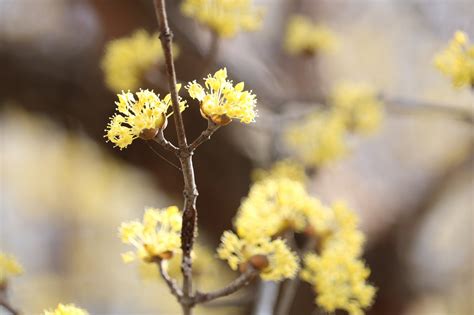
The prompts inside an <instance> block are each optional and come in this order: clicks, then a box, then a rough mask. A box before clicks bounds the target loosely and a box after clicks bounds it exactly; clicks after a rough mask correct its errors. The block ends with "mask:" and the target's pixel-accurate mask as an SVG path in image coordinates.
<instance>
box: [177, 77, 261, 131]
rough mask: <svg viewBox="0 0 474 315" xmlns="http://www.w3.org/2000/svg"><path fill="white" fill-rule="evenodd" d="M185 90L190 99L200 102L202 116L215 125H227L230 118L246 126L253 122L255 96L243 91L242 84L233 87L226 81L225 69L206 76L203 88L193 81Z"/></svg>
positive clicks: (230, 82) (255, 114)
mask: <svg viewBox="0 0 474 315" xmlns="http://www.w3.org/2000/svg"><path fill="white" fill-rule="evenodd" d="M186 89H187V90H188V93H189V96H191V98H193V99H196V100H198V101H199V102H200V107H201V113H202V115H203V116H204V117H206V118H207V119H210V120H212V121H213V122H214V123H216V124H219V125H225V124H228V123H229V122H230V121H231V120H232V118H235V119H239V120H240V121H241V122H243V123H246V124H249V123H251V122H254V121H255V117H256V116H257V112H256V109H255V107H256V103H257V100H256V98H255V95H254V94H252V92H251V91H250V92H248V91H244V83H243V82H240V83H238V84H236V85H235V86H234V85H233V83H232V81H229V80H227V69H226V68H223V69H220V70H219V71H217V72H216V73H215V74H214V76H211V75H208V77H207V78H205V88H204V87H202V86H201V85H200V84H199V83H196V81H193V82H190V83H189V84H188V85H187V86H186Z"/></svg>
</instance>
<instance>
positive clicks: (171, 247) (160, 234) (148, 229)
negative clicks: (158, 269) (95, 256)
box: [119, 206, 181, 263]
mask: <svg viewBox="0 0 474 315" xmlns="http://www.w3.org/2000/svg"><path fill="white" fill-rule="evenodd" d="M180 232H181V214H180V212H179V210H178V208H177V207H175V206H172V207H168V208H165V209H154V208H147V209H146V210H145V214H144V216H143V223H142V222H138V221H131V222H127V223H122V225H121V226H120V228H119V234H120V238H121V240H122V242H123V243H125V244H130V245H133V246H134V247H136V252H126V253H124V254H122V259H123V260H124V262H126V263H128V262H131V261H133V260H135V259H140V260H142V261H144V262H152V261H154V260H156V259H169V258H171V257H172V256H173V254H174V253H176V252H177V251H179V250H180V247H181V238H180Z"/></svg>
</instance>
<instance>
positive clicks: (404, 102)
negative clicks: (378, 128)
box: [380, 94, 474, 124]
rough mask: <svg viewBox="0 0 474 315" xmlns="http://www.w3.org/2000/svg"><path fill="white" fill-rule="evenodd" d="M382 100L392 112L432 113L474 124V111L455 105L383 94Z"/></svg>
mask: <svg viewBox="0 0 474 315" xmlns="http://www.w3.org/2000/svg"><path fill="white" fill-rule="evenodd" d="M380 98H381V100H382V101H384V102H385V103H386V104H387V107H388V108H389V109H392V110H400V111H408V112H413V111H431V112H437V113H439V114H444V115H449V116H453V117H454V118H456V119H459V120H462V121H464V122H466V123H469V124H473V123H474V112H473V110H472V109H471V110H469V109H465V108H461V107H459V106H456V105H453V104H441V103H433V102H426V101H420V100H414V99H409V98H405V97H397V96H387V95H385V94H381V95H380Z"/></svg>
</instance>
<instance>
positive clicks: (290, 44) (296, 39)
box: [284, 15, 337, 56]
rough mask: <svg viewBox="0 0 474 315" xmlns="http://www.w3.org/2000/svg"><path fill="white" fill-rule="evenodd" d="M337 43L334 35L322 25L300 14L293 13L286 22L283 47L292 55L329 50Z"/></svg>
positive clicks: (312, 53)
mask: <svg viewBox="0 0 474 315" xmlns="http://www.w3.org/2000/svg"><path fill="white" fill-rule="evenodd" d="M336 45H337V38H336V35H335V34H334V33H333V32H332V31H331V30H330V29H329V28H328V27H326V26H324V25H315V24H313V23H312V22H311V21H310V20H309V19H308V18H306V17H304V16H302V15H294V16H292V17H291V18H290V21H289V23H288V27H287V31H286V37H285V43H284V46H285V49H286V51H287V52H288V53H290V54H292V55H297V54H301V55H310V56H311V55H314V54H316V53H321V52H330V51H332V50H333V49H334V48H335V46H336Z"/></svg>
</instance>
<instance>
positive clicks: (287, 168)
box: [252, 160, 308, 183]
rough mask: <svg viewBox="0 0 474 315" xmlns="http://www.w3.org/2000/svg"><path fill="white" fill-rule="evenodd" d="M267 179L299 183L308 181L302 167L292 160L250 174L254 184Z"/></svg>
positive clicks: (276, 163) (279, 162) (282, 161)
mask: <svg viewBox="0 0 474 315" xmlns="http://www.w3.org/2000/svg"><path fill="white" fill-rule="evenodd" d="M267 178H287V179H291V180H295V181H297V182H301V183H306V181H307V180H308V178H307V176H306V173H305V170H304V167H303V165H301V164H299V163H296V162H295V161H292V160H281V161H277V162H275V163H274V164H273V165H272V167H271V168H270V169H269V170H268V171H267V170H264V169H256V170H254V171H253V172H252V179H253V181H254V182H256V181H259V180H263V179H267Z"/></svg>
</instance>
